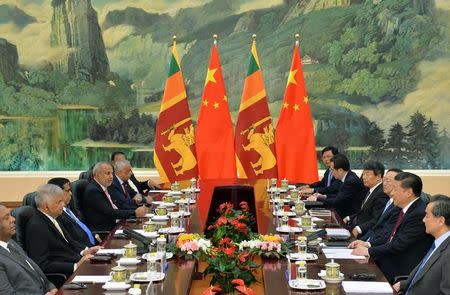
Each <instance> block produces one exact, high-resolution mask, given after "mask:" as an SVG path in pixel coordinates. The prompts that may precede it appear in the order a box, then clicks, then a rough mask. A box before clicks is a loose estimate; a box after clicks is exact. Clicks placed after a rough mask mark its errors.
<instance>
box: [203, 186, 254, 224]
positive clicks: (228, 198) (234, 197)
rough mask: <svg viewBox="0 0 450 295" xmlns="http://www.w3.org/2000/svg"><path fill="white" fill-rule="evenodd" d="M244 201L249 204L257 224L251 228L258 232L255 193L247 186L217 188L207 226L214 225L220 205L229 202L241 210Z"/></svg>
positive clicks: (212, 199) (210, 207)
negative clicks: (240, 205)
mask: <svg viewBox="0 0 450 295" xmlns="http://www.w3.org/2000/svg"><path fill="white" fill-rule="evenodd" d="M242 201H245V202H247V203H248V206H249V208H250V213H251V214H252V215H253V216H254V217H255V221H256V222H255V223H254V224H253V225H252V226H251V230H252V231H253V232H258V224H257V221H258V220H257V216H256V205H255V194H254V191H253V187H252V186H247V185H225V186H216V187H215V188H214V192H213V195H212V198H211V204H210V206H209V212H208V219H207V220H206V226H208V225H209V224H211V223H213V222H214V221H215V219H216V218H217V217H218V213H217V209H218V208H219V206H220V204H222V203H225V202H228V203H231V204H233V206H234V208H235V209H240V207H239V203H240V202H242Z"/></svg>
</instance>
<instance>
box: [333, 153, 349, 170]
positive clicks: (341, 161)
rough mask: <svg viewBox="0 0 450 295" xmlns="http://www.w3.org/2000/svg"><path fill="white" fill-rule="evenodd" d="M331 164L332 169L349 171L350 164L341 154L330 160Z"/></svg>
mask: <svg viewBox="0 0 450 295" xmlns="http://www.w3.org/2000/svg"><path fill="white" fill-rule="evenodd" d="M331 162H333V163H334V169H335V170H338V169H339V168H341V169H342V170H344V171H349V170H350V162H349V161H348V158H347V157H346V156H345V155H343V154H337V155H335V156H333V158H331Z"/></svg>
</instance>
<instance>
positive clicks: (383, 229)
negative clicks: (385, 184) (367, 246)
mask: <svg viewBox="0 0 450 295" xmlns="http://www.w3.org/2000/svg"><path fill="white" fill-rule="evenodd" d="M400 210H401V209H400V208H399V207H397V206H395V205H394V204H393V203H392V204H391V205H390V206H389V207H388V209H386V211H385V212H384V213H383V214H381V215H380V217H379V218H378V220H377V223H376V224H375V225H374V226H373V227H372V228H371V229H369V230H368V231H367V232H366V233H365V234H363V236H362V237H361V240H363V241H367V240H368V239H369V238H370V243H371V244H372V246H378V245H382V244H384V243H385V242H386V241H387V239H388V238H389V235H390V234H391V232H392V228H393V227H394V225H395V223H396V222H397V218H398V214H399V213H400Z"/></svg>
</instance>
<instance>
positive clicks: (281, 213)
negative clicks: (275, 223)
mask: <svg viewBox="0 0 450 295" xmlns="http://www.w3.org/2000/svg"><path fill="white" fill-rule="evenodd" d="M273 215H275V216H279V217H283V216H284V215H286V216H288V217H292V216H296V215H295V212H290V211H278V212H276V213H275V214H273Z"/></svg>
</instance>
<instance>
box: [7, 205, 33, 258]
mask: <svg viewBox="0 0 450 295" xmlns="http://www.w3.org/2000/svg"><path fill="white" fill-rule="evenodd" d="M11 214H12V216H14V218H15V219H16V237H15V240H16V242H17V244H19V245H20V246H21V247H22V249H24V250H25V248H26V245H25V231H26V229H27V224H28V221H29V220H30V218H31V217H33V216H34V215H35V214H36V209H35V208H33V207H32V206H22V207H18V208H16V209H14V210H13V211H12V212H11Z"/></svg>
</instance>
